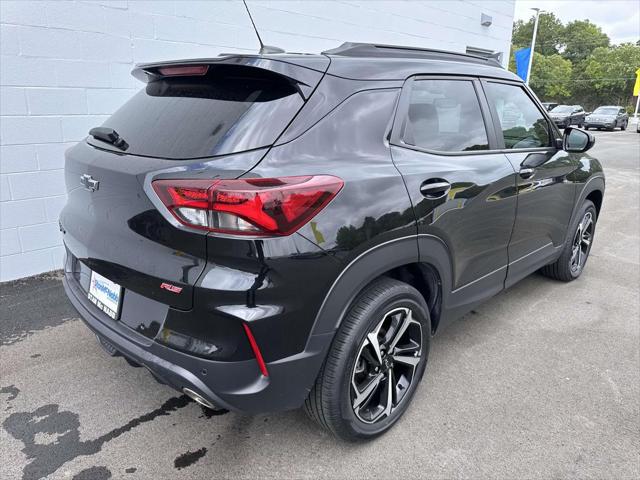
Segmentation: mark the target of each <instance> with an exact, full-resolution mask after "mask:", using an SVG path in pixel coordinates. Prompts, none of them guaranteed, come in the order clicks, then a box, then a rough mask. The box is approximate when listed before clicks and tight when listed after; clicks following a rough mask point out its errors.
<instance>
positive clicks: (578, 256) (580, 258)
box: [570, 212, 594, 275]
mask: <svg viewBox="0 0 640 480" xmlns="http://www.w3.org/2000/svg"><path fill="white" fill-rule="evenodd" d="M593 227H594V225H593V214H592V213H591V212H587V213H585V214H584V217H582V220H581V221H580V223H579V224H578V229H577V230H576V234H575V236H574V237H573V244H572V247H571V260H570V265H571V273H573V274H574V275H577V274H578V273H580V271H581V270H582V268H583V267H584V264H585V262H586V261H587V255H589V249H590V248H591V241H592V240H593Z"/></svg>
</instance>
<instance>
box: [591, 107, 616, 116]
mask: <svg viewBox="0 0 640 480" xmlns="http://www.w3.org/2000/svg"><path fill="white" fill-rule="evenodd" d="M618 110H619V109H618V108H615V107H599V108H596V109H595V110H594V112H593V113H595V114H597V115H617V114H618Z"/></svg>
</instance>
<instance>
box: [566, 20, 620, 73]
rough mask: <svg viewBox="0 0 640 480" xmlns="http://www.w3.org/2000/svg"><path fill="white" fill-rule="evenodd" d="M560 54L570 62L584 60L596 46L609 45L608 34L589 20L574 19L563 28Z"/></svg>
mask: <svg viewBox="0 0 640 480" xmlns="http://www.w3.org/2000/svg"><path fill="white" fill-rule="evenodd" d="M561 42H562V44H563V45H564V49H563V51H562V56H563V57H564V58H566V59H567V60H571V61H572V62H574V63H575V62H581V61H583V60H585V59H586V58H587V57H588V56H589V55H590V54H591V52H593V51H594V50H595V49H596V48H598V47H608V46H609V36H608V35H607V34H606V33H604V32H603V31H602V29H601V28H600V27H598V26H597V25H594V24H593V23H591V22H590V21H589V20H575V21H573V22H569V23H568V24H567V26H566V27H565V28H564V32H563V35H562V39H561Z"/></svg>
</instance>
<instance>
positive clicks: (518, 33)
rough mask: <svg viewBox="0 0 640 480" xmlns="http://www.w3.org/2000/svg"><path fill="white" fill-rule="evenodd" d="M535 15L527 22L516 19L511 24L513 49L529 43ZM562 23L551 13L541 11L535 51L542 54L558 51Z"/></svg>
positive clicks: (562, 30)
mask: <svg viewBox="0 0 640 480" xmlns="http://www.w3.org/2000/svg"><path fill="white" fill-rule="evenodd" d="M534 21H535V17H533V16H532V17H531V19H529V21H528V22H524V21H523V20H518V21H516V22H515V23H514V24H513V33H512V38H511V43H512V44H513V45H514V46H515V47H514V49H516V50H517V49H520V48H524V47H528V46H530V45H531V38H532V37H533V24H534ZM563 33H564V25H562V22H561V21H560V20H559V19H558V18H557V17H556V16H555V15H554V14H553V13H541V14H540V18H539V20H538V35H537V36H536V46H535V51H536V52H538V53H541V54H542V55H553V54H555V53H560V47H561V45H562V35H563Z"/></svg>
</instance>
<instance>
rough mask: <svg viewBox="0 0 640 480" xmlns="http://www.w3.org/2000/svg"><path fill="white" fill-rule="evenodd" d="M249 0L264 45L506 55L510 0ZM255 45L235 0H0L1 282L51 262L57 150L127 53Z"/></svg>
mask: <svg viewBox="0 0 640 480" xmlns="http://www.w3.org/2000/svg"><path fill="white" fill-rule="evenodd" d="M248 3H249V7H250V8H251V10H252V13H253V16H254V20H255V22H256V24H257V26H258V28H259V29H260V32H261V35H262V38H263V40H264V41H265V43H267V44H270V45H277V46H279V47H282V48H284V49H286V50H288V51H296V52H302V51H306V52H319V51H321V50H324V49H327V48H332V47H335V46H337V45H339V44H340V43H342V42H343V41H359V42H376V43H395V44H405V45H415V46H425V47H431V48H441V49H447V50H456V51H465V49H466V47H467V46H473V47H479V48H486V49H491V50H497V51H504V52H505V57H506V54H508V49H509V43H510V40H511V24H512V21H513V10H514V0H495V1H489V0H473V1H472V0H440V1H422V2H418V1H411V2H404V1H340V2H331V1H298V2H295V1H271V2H268V1H256V0H249V2H248ZM481 13H486V14H488V15H491V16H492V17H493V25H492V26H491V27H488V28H487V27H482V26H481V25H480V15H481ZM257 48H258V42H257V40H256V37H255V35H254V33H253V30H252V29H251V27H250V23H249V18H248V16H247V14H246V11H245V9H244V6H243V5H242V3H241V2H239V1H169V0H166V1H137V0H128V1H127V0H122V1H115V0H112V1H109V0H99V1H26V0H24V1H10V0H0V54H1V57H0V114H1V115H0V148H1V151H0V281H4V280H11V279H15V278H20V277H23V276H27V275H32V274H36V273H40V272H45V271H49V270H53V269H56V268H60V267H61V262H62V256H63V249H62V246H61V243H60V235H59V233H58V228H57V219H58V214H59V212H60V209H61V208H62V207H63V205H64V202H65V187H64V180H63V170H62V169H63V166H64V150H65V149H66V148H68V147H69V146H70V145H73V143H74V142H77V141H79V140H81V139H82V138H84V137H85V136H86V134H87V131H88V130H89V128H91V127H92V126H96V125H99V124H101V123H102V122H103V121H104V119H105V118H106V117H107V116H108V115H109V114H111V113H113V112H114V111H115V110H116V109H117V108H118V107H119V106H120V105H121V104H122V103H124V102H125V101H126V100H127V99H128V98H129V97H130V96H131V95H132V94H133V93H134V92H135V91H136V89H137V88H139V86H140V84H137V82H136V80H135V79H134V78H133V77H131V75H130V71H131V69H132V67H133V65H134V63H137V62H143V61H153V60H162V59H175V58H189V57H206V56H215V55H217V54H218V53H221V52H230V51H240V52H242V51H245V52H255V51H256V50H257Z"/></svg>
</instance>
